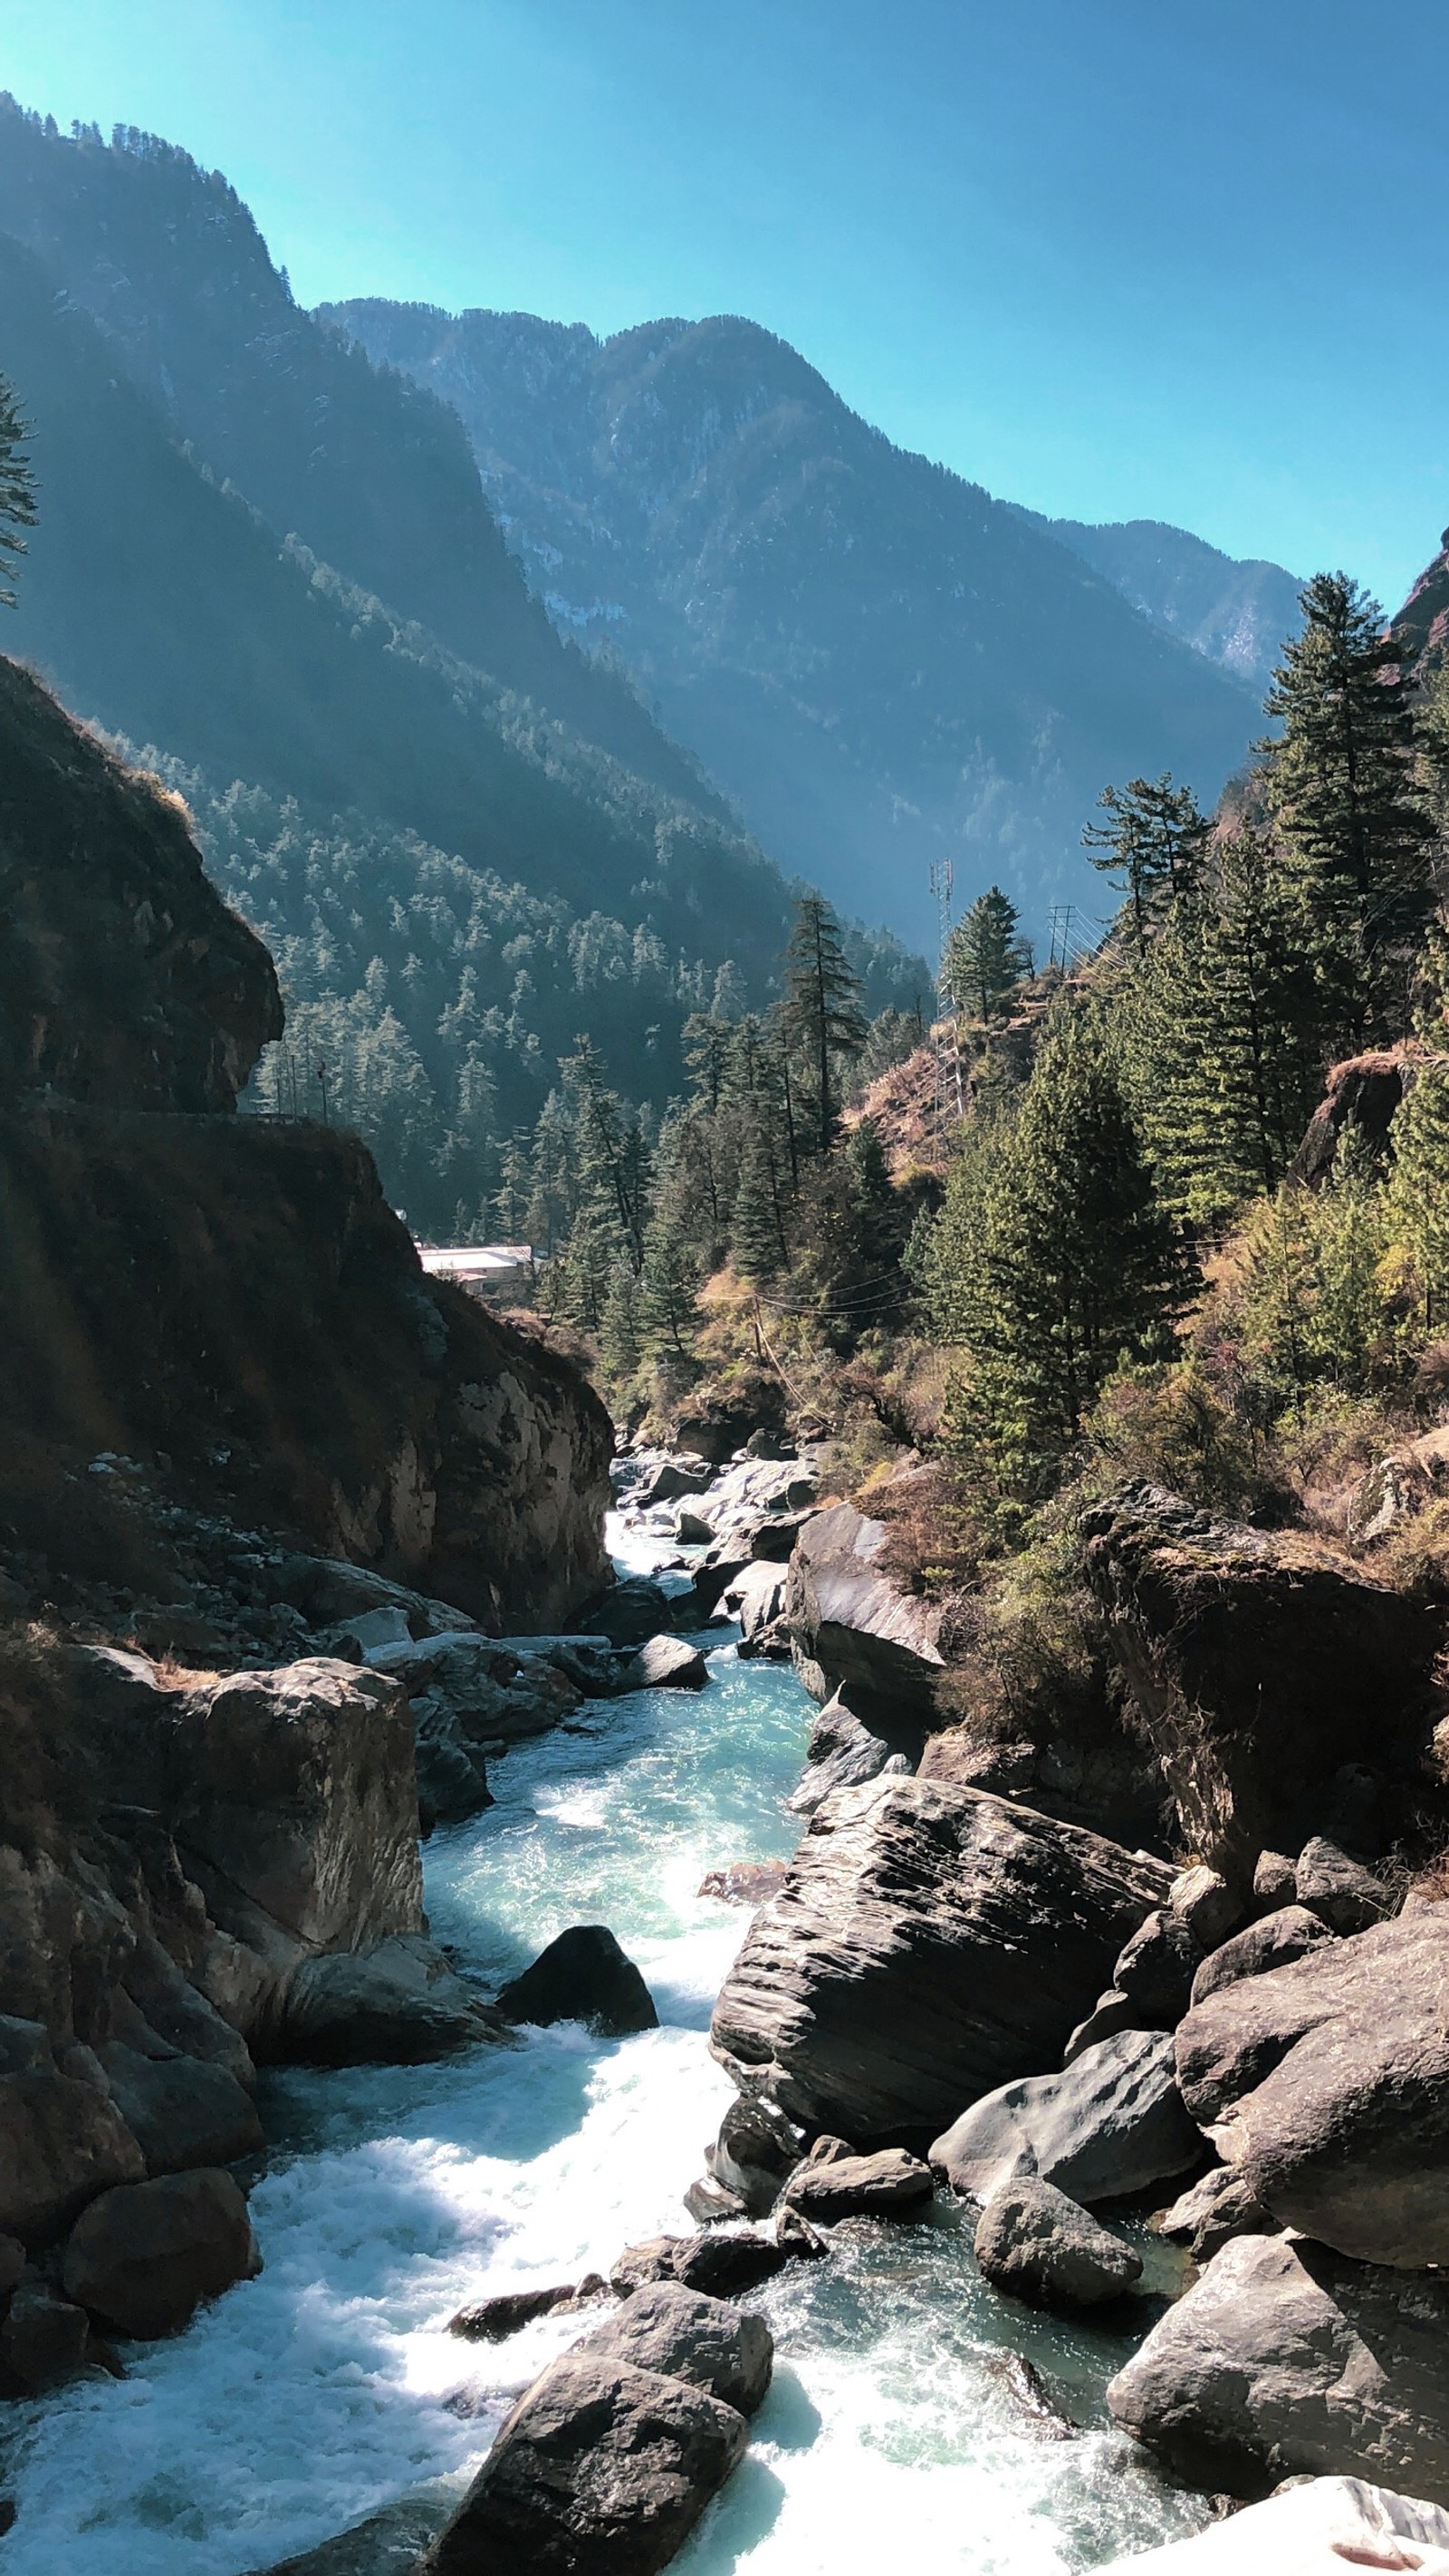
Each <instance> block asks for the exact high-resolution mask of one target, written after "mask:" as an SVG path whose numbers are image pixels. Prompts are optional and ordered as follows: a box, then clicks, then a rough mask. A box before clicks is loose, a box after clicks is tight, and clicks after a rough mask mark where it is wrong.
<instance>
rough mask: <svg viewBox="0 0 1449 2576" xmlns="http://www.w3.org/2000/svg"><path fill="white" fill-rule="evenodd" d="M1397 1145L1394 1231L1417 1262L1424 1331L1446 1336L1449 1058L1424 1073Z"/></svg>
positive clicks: (1389, 1201)
mask: <svg viewBox="0 0 1449 2576" xmlns="http://www.w3.org/2000/svg"><path fill="white" fill-rule="evenodd" d="M1393 1140H1394V1168H1393V1171H1392V1174H1391V1175H1390V1178H1389V1183H1388V1188H1387V1191H1386V1194H1385V1195H1386V1215H1387V1218H1388V1224H1389V1231H1390V1234H1391V1236H1392V1237H1393V1239H1394V1240H1395V1241H1396V1242H1398V1243H1400V1244H1402V1245H1403V1247H1404V1248H1405V1250H1406V1251H1407V1252H1408V1254H1409V1257H1410V1260H1411V1262H1412V1265H1413V1272H1414V1277H1415V1280H1416V1282H1417V1286H1418V1292H1419V1299H1420V1303H1421V1306H1422V1312H1423V1319H1424V1327H1425V1330H1426V1331H1427V1332H1429V1333H1434V1334H1442V1333H1443V1332H1444V1331H1445V1330H1446V1328H1449V1056H1445V1055H1439V1056H1435V1057H1433V1058H1432V1059H1431V1060H1430V1061H1429V1062H1428V1063H1427V1064H1424V1065H1422V1066H1421V1067H1420V1068H1419V1071H1418V1075H1417V1077H1416V1079H1415V1081H1414V1083H1413V1086H1412V1088H1411V1089H1410V1092H1409V1095H1408V1098H1407V1099H1406V1100H1405V1102H1404V1104H1403V1107H1402V1108H1401V1109H1400V1110H1399V1112H1398V1115H1397V1116H1396V1118H1395V1120H1394V1126H1393Z"/></svg>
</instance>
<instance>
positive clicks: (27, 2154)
mask: <svg viewBox="0 0 1449 2576" xmlns="http://www.w3.org/2000/svg"><path fill="white" fill-rule="evenodd" d="M39 2036H40V2039H41V2040H42V2041H44V2039H45V2034H44V2032H43V2031H41V2032H40V2034H39ZM45 2058H46V2059H47V2060H48V2061H49V2062H48V2063H42V2064H40V2065H37V2066H35V2067H34V2068H32V2069H31V2070H30V2071H28V2072H25V2073H20V2074H14V2075H0V2228H4V2229H5V2230H6V2232H7V2233H8V2234H9V2235H11V2236H18V2237H19V2238H20V2240H21V2242H22V2243H23V2244H25V2245H44V2244H46V2243H48V2242H49V2241H50V2240H51V2238H53V2237H56V2236H59V2235H60V2234H61V2232H62V2231H63V2229H64V2228H65V2227H67V2226H68V2225H69V2223H70V2221H71V2220H72V2219H73V2218H74V2217H76V2216H77V2214H78V2213H79V2212H80V2211H81V2210H82V2209H84V2207H85V2205H86V2202H87V2201H88V2200H93V2199H94V2198H95V2195H96V2193H97V2192H100V2191H106V2190H108V2189H109V2188H110V2186H111V2185H112V2184H113V2183H132V2182H139V2181H140V2180H141V2179H142V2176H143V2175H144V2173H145V2171H146V2159H145V2157H144V2156H143V2155H142V2153H141V2149H140V2146H139V2145H138V2143H137V2141H136V2139H135V2137H134V2136H133V2135H132V2133H131V2131H130V2129H128V2127H127V2126H126V2123H125V2121H124V2119H123V2118H122V2116H121V2114H120V2112H119V2111H118V2110H117V2108H116V2105H115V2103H114V2102H112V2101H111V2100H110V2098H109V2097H108V2095H106V2094H105V2093H103V2092H102V2091H101V2090H100V2089H99V2087H98V2086H97V2085H96V2084H93V2083H85V2082H81V2081H78V2080H77V2079H76V2078H75V2077H73V2076H70V2075H62V2074H61V2073H60V2072H59V2071H58V2069H57V2068H56V2066H55V2064H54V2061H53V2059H50V2052H49V2047H48V2044H47V2045H46V2048H45Z"/></svg>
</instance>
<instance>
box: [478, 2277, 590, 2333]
mask: <svg viewBox="0 0 1449 2576" xmlns="http://www.w3.org/2000/svg"><path fill="white" fill-rule="evenodd" d="M574 2295H575V2292H574V2284H573V2282H572V2281H565V2282H564V2283H563V2284H562V2286H561V2287H555V2288H553V2289H547V2290H499V2291H496V2292H495V2293H494V2295H493V2297H492V2298H491V2299H478V2300H476V2301H475V2302H474V2304H473V2305H472V2306H471V2307H466V2308H460V2309H459V2310H458V2313H457V2315H456V2316H452V2317H449V2319H448V2332H449V2334H451V2335H461V2336H462V2338H463V2340H464V2342H465V2343H503V2342H505V2341H506V2340H507V2338H508V2336H509V2335H515V2334H518V2333H519V2332H520V2330H521V2329H522V2328H523V2327H524V2326H531V2325H532V2323H533V2321H534V2319H535V2317H546V2316H549V2315H550V2314H551V2313H552V2311H553V2310H554V2309H555V2308H561V2307H563V2306H564V2305H565V2304H566V2303H567V2302H568V2301H569V2300H570V2299H572V2298H573V2297H574Z"/></svg>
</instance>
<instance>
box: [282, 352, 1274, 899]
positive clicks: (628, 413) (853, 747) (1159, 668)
mask: <svg viewBox="0 0 1449 2576" xmlns="http://www.w3.org/2000/svg"><path fill="white" fill-rule="evenodd" d="M321 310H322V313H323V316H324V318H326V319H328V320H330V321H332V322H333V323H335V324H336V325H337V326H338V327H339V329H340V330H342V331H345V332H346V333H347V334H348V335H349V336H350V338H351V339H352V340H353V341H354V342H356V343H358V344H360V345H361V346H362V347H363V348H364V349H365V350H366V351H367V353H368V355H369V356H370V357H371V358H373V359H374V360H376V361H377V362H378V363H379V364H385V365H388V366H392V367H395V368H397V369H399V370H400V371H402V372H403V373H405V374H406V375H407V376H408V377H409V378H410V379H411V380H412V381H413V382H414V383H416V384H419V385H423V386H426V387H427V388H428V389H430V390H431V391H433V392H435V393H437V394H439V395H441V396H443V397H444V398H445V399H446V400H447V401H448V402H449V403H451V404H452V405H453V406H454V408H455V409H456V411H457V413H458V415H459V417H460V418H461V419H462V421H463V422H464V424H465V425H466V427H467V430H468V432H469V435H470V437H471V439H472V442H473V447H474V451H475V454H476V455H477V458H478V462H479V466H480V469H481V472H482V476H483V482H484V486H485V488H486V490H487V492H488V493H489V495H490V497H491V499H492V501H493V504H494V507H495V509H496V510H497V512H498V515H499V518H500V520H501V522H502V525H503V527H504V529H505V531H506V533H507V536H508V541H509V543H510V545H511V546H512V547H513V549H514V551H515V553H516V554H517V556H518V559H519V562H520V563H521V564H522V566H523V568H524V570H525V572H526V573H527V576H528V580H529V583H530V586H531V587H532V589H533V590H534V592H535V593H536V595H537V596H538V597H539V598H540V599H541V600H542V601H543V602H544V604H545V605H546V607H547V608H548V610H549V613H550V615H551V616H552V618H553V620H554V622H555V624H556V626H558V627H559V628H560V630H561V631H564V632H567V633H571V634H576V635H578V636H580V637H583V638H586V639H588V640H589V641H590V642H591V643H592V644H593V645H594V647H595V648H596V650H598V651H599V652H600V654H601V657H602V658H603V659H605V660H606V661H609V662H615V663H622V664H623V666H624V667H625V668H627V670H628V671H629V672H630V673H631V674H632V675H633V676H634V677H635V679H636V680H637V681H638V683H639V685H640V687H641V689H643V690H644V691H645V692H646V693H647V695H648V696H649V698H650V700H651V702H652V703H653V704H655V705H657V707H658V708H659V710H660V712H661V715H662V717H663V719H664V721H665V722H666V723H667V725H668V726H669V727H670V729H671V731H672V732H673V733H675V734H676V735H677V736H678V737H679V738H680V739H681V740H683V741H684V742H687V743H688V744H689V745H690V747H691V748H692V749H693V750H694V751H695V752H697V753H698V755H699V756H700V758H701V759H702V760H703V761H704V763H705V765H706V767H707V769H708V770H709V772H710V774H711V775H712V776H713V777H715V778H716V779H718V780H719V782H720V783H721V785H722V786H723V787H725V788H726V789H727V790H728V792H729V793H730V794H731V795H732V797H733V798H734V800H735V802H736V804H737V805H738V807H739V809H740V811H741V813H742V814H743V815H744V816H745V818H746V820H747V821H748V822H749V823H750V825H751V826H752V827H753V829H754V830H755V831H756V832H757V833H758V834H759V835H760V836H761V838H762V839H763V840H764V842H765V844H766V846H767V847H769V848H771V849H772V850H774V851H775V852H777V853H778V854H779V856H780V857H781V858H782V859H783V860H784V861H785V862H786V863H787V864H790V865H793V866H795V867H797V868H799V869H801V870H802V871H803V872H804V873H806V874H808V875H809V876H811V877H812V878H814V879H815V880H816V881H818V882H819V883H821V884H823V885H824V886H825V888H826V890H827V891H828V892H829V893H830V894H831V895H832V896H833V897H834V898H835V899H836V900H838V901H840V902H842V903H844V904H845V905H846V906H847V907H848V908H849V909H850V910H852V911H857V910H861V909H865V910H868V911H870V912H871V913H872V914H874V915H876V916H880V915H881V914H884V915H885V916H886V917H887V918H888V919H889V920H890V921H891V922H892V924H893V925H894V926H895V927H896V928H897V929H899V930H902V931H904V932H906V933H908V935H910V936H911V937H912V938H915V939H919V940H925V939H926V938H927V937H929V936H930V935H931V934H932V926H933V919H934V915H933V909H932V907H931V904H930V900H929V896H928V891H927V879H928V870H929V866H930V863H931V861H932V860H933V859H936V858H940V857H944V856H947V855H950V856H952V857H954V859H955V860H956V862H957V871H958V883H959V884H960V886H961V888H962V890H963V891H964V892H965V893H966V894H968V895H969V894H970V893H972V892H974V891H975V890H976V889H977V888H978V887H979V886H981V885H983V884H985V883H986V882H987V881H988V880H989V879H990V878H992V877H997V878H999V879H1000V880H1001V881H1002V882H1003V883H1004V884H1006V885H1008V886H1009V887H1011V888H1012V890H1013V891H1014V893H1015V895H1016V897H1017V900H1018V902H1019V903H1020V904H1021V905H1022V907H1023V909H1024V910H1025V911H1026V912H1027V914H1028V916H1029V918H1030V920H1031V922H1032V925H1033V927H1034V928H1038V929H1039V928H1040V927H1041V925H1042V923H1043V920H1044V917H1045V914H1046V911H1047V909H1048V907H1049V905H1050V904H1051V903H1052V902H1053V901H1056V900H1060V899H1063V898H1072V899H1075V900H1077V901H1082V900H1084V899H1085V900H1086V901H1087V903H1088V905H1089V908H1091V909H1093V910H1101V909H1102V908H1103V901H1102V895H1101V890H1100V880H1099V879H1096V878H1094V877H1092V876H1091V874H1090V872H1089V871H1088V869H1087V867H1086V865H1085V863H1084V861H1083V859H1082V856H1081V852H1080V847H1079V841H1080V833H1081V829H1082V825H1083V823H1084V821H1085V820H1086V819H1087V817H1088V816H1089V815H1090V813H1091V811H1092V808H1093V806H1094V804H1095V801H1096V798H1097V796H1098V793H1099V792H1100V790H1101V788H1102V787H1103V785H1104V784H1105V783H1106V782H1107V781H1108V780H1110V779H1122V778H1125V777H1128V776H1131V775H1133V774H1135V773H1136V772H1138V771H1142V770H1147V771H1151V772H1156V771H1158V770H1161V769H1164V768H1167V767H1171V768H1172V769H1173V770H1174V771H1176V772H1177V773H1178V774H1179V775H1180V776H1182V777H1185V778H1188V779H1190V780H1191V781H1192V782H1193V784H1194V785H1195V786H1196V787H1197V789H1198V791H1199V793H1200V794H1202V795H1203V796H1205V797H1209V796H1211V795H1213V794H1214V793H1215V792H1216V790H1217V788H1218V787H1219V786H1220V785H1221V784H1222V782H1223V780H1224V778H1225V777H1226V776H1227V775H1228V774H1229V772H1230V771H1231V770H1232V769H1233V768H1234V767H1235V766H1236V765H1237V764H1238V763H1239V762H1240V761H1241V759H1242V758H1243V755H1244V753H1245V751H1246V749H1247V746H1248V743H1249V741H1250V740H1251V738H1252V736H1253V734H1254V732H1255V731H1256V729H1257V724H1258V712H1257V706H1256V702H1255V700H1254V698H1253V695H1252V693H1251V691H1250V690H1249V689H1248V688H1247V687H1245V686H1244V685H1243V684H1242V683H1241V682H1240V681H1239V680H1238V679H1236V678H1235V677H1233V676H1232V675H1231V674H1230V673H1229V672H1228V671H1226V670H1224V669H1222V668H1220V667H1217V666H1216V665H1215V664H1214V663H1213V662H1211V661H1210V660H1208V659H1207V658H1206V657H1205V656H1204V655H1203V654H1202V653H1200V652H1198V651H1195V650H1194V649H1193V647H1192V645H1191V644H1190V643H1188V642H1185V641H1183V640H1181V639H1180V638H1179V637H1178V636H1177V635H1175V634H1169V633H1167V632H1164V630H1163V628H1162V626H1161V625H1160V624H1154V623H1153V622H1152V620H1151V619H1150V618H1149V617H1147V616H1145V615H1144V614H1143V613H1142V612H1141V611H1140V610H1139V609H1138V608H1136V607H1134V606H1133V605H1132V604H1130V602H1129V601H1128V600H1127V599H1125V598H1124V597H1123V596H1122V593H1121V591H1120V590H1119V589H1118V588H1117V587H1116V586H1115V585H1114V582H1113V581H1112V580H1110V579H1108V578H1106V577H1104V575H1103V574H1102V573H1101V572H1100V571H1097V570H1094V569H1093V568H1092V567H1091V566H1090V565H1089V564H1088V563H1086V562H1084V561H1083V560H1082V558H1081V556H1080V554H1079V553H1077V552H1076V551H1074V550H1073V549H1072V548H1071V547H1070V546H1068V545H1066V544H1063V543H1061V542H1060V541H1059V539H1058V538H1057V536H1056V535H1054V534H1052V533H1050V532H1049V531H1048V530H1046V529H1045V528H1042V527H1040V526H1038V525H1037V524H1035V523H1034V522H1033V521H1032V519H1031V518H1030V517H1029V516H1028V515H1026V514H1024V513H1022V512H1020V511H1018V510H1016V509H1014V508H1013V507H1012V506H1011V505H1010V504H1008V503H1005V502H1000V501H996V500H993V499H992V497H991V495H990V494H989V493H987V492H985V491H983V490H982V489H981V488H980V487H979V486H978V485H975V484H971V483H966V482H963V481H962V480H961V478H960V477H959V476H958V475H955V474H951V473H948V472H947V471H946V470H945V469H944V468H943V467H941V466H937V465H932V464H929V463H928V462H927V461H926V459H925V458H923V457H920V456H912V455H908V454H906V453H904V452H903V451H902V450H901V449H899V448H896V447H894V446H892V445H891V443H890V441H889V440H888V439H886V438H884V437H883V436H882V435H881V434H880V432H879V431H878V430H875V429H872V428H871V427H870V426H869V425H868V424H867V423H866V422H865V421H863V420H861V419H859V418H858V417H857V416H856V415H855V414H854V413H853V412H851V411H850V410H848V409H847V407H846V406H845V404H844V403H843V402H841V401H840V399H839V397H838V396H837V395H836V394H835V393H834V392H832V390H831V388H830V386H829V385H828V384H827V383H826V382H825V381H824V379H823V378H822V377H821V376H820V375H818V374H817V373H816V371H815V370H814V368H812V367H810V366H809V365H807V364H806V362H805V360H804V359H803V358H802V357H800V356H799V355H798V354H797V352H796V351H795V350H794V349H792V348H790V347H789V346H788V345H787V344H786V343H785V342H784V341H782V340H779V339H776V338H774V337H773V336H772V335H771V334H770V333H769V332H767V331H763V330H761V329H759V328H757V327H756V326H755V325H754V324H753V323H750V322H745V321H740V320H737V319H733V318H730V317H728V316H724V317H718V318H716V319H714V320H711V321H706V322H685V321H661V322H652V323H648V324H646V325H644V326H643V327H642V328H640V329H638V330H633V331H626V332H623V333H621V334H619V335H618V336H617V337H616V338H613V339H610V340H604V341H600V340H598V339H596V338H595V337H594V335H593V334H592V333H591V332H590V331H588V330H586V329H584V328H583V327H582V326H578V325H574V326H565V325H563V324H560V323H552V322H544V321H539V320H537V319H535V318H534V317H532V316H530V315H528V314H519V313H490V312H467V313H463V314H460V315H450V314H447V313H443V312H439V311H437V310H436V309H434V308H432V307H430V306H424V305H398V304H389V303H384V302H369V301H362V302H354V303H348V304H342V305H329V306H324V307H322V308H321Z"/></svg>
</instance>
